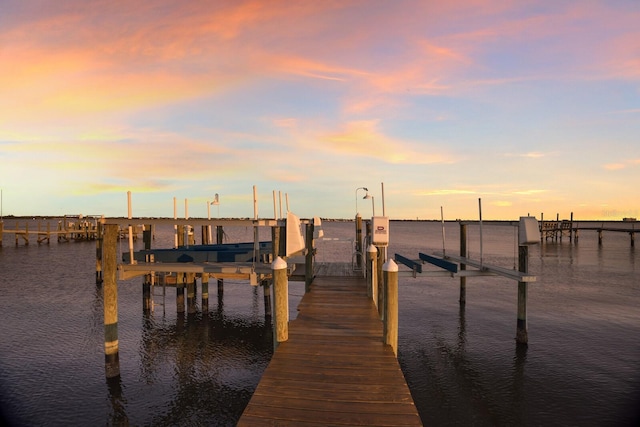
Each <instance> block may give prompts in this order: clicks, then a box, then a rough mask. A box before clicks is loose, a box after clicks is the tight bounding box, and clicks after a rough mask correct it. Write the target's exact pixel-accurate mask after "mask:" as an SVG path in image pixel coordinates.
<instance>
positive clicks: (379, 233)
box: [371, 216, 389, 246]
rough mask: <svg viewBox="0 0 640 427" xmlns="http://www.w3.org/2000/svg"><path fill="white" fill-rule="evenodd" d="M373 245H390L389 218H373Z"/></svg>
mask: <svg viewBox="0 0 640 427" xmlns="http://www.w3.org/2000/svg"><path fill="white" fill-rule="evenodd" d="M371 234H372V238H371V240H372V243H373V244H374V245H375V246H388V245H389V217H388V216H374V217H373V218H371Z"/></svg>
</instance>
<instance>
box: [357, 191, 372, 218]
mask: <svg viewBox="0 0 640 427" xmlns="http://www.w3.org/2000/svg"><path fill="white" fill-rule="evenodd" d="M358 190H364V191H366V192H367V194H366V195H365V196H364V197H363V198H364V199H366V198H368V196H369V189H368V188H367V187H358V188H356V216H358Z"/></svg>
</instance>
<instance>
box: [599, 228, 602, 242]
mask: <svg viewBox="0 0 640 427" xmlns="http://www.w3.org/2000/svg"><path fill="white" fill-rule="evenodd" d="M598 246H602V229H599V230H598Z"/></svg>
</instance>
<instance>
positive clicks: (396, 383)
mask: <svg viewBox="0 0 640 427" xmlns="http://www.w3.org/2000/svg"><path fill="white" fill-rule="evenodd" d="M298 310H299V314H298V317H297V318H296V319H295V320H293V321H292V322H291V323H290V325H289V340H288V341H286V342H283V343H280V345H279V346H278V348H277V350H276V351H275V353H274V355H273V358H272V360H271V362H270V363H269V366H268V367H267V369H266V370H265V372H264V375H263V376H262V379H261V381H260V383H259V384H258V387H257V388H256V391H255V393H254V394H253V397H252V398H251V401H250V402H249V404H248V405H247V407H246V408H245V411H244V413H243V414H242V417H241V419H240V421H239V423H238V425H239V426H265V425H272V426H276V425H277V426H285V425H292V426H293V425H295V426H320V425H322V426H329V425H334V426H338V425H341V426H344V425H367V426H375V425H385V426H416V425H422V424H421V421H420V417H419V415H418V412H417V410H416V407H415V405H414V402H413V399H412V397H411V394H410V392H409V388H408V386H407V383H406V382H405V379H404V375H403V374H402V371H401V370H400V366H399V364H398V361H397V359H396V357H395V355H394V353H393V350H392V349H391V347H390V346H388V345H384V344H383V343H382V322H381V321H380V319H379V317H378V312H377V309H376V308H375V305H374V304H373V302H372V301H371V299H370V298H368V297H367V293H366V283H365V281H364V280H363V279H361V278H356V277H316V279H315V280H314V282H313V284H312V286H311V290H310V292H309V293H307V294H305V296H304V297H303V299H302V301H301V302H300V305H299V306H298Z"/></svg>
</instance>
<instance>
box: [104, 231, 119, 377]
mask: <svg viewBox="0 0 640 427" xmlns="http://www.w3.org/2000/svg"><path fill="white" fill-rule="evenodd" d="M117 240H118V226H117V225H114V224H106V225H105V227H104V251H103V254H102V256H103V258H102V261H103V265H104V282H103V288H102V289H103V301H104V366H105V374H106V377H107V378H115V377H119V376H120V361H119V349H118V277H117V270H118V260H117V255H116V251H117Z"/></svg>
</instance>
